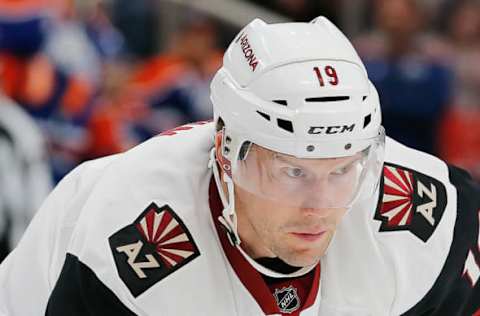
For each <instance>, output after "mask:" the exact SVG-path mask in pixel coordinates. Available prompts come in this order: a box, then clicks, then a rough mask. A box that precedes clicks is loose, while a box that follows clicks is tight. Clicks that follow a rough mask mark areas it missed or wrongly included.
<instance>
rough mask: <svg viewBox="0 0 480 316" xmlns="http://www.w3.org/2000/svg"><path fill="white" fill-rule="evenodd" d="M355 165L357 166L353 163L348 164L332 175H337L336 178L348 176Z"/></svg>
mask: <svg viewBox="0 0 480 316" xmlns="http://www.w3.org/2000/svg"><path fill="white" fill-rule="evenodd" d="M354 165H355V164H353V163H351V164H348V165H346V166H344V167H341V168H338V169H337V170H335V171H333V172H332V174H333V175H335V176H343V175H345V174H347V173H348V172H349V171H350V170H352V168H353V166H354Z"/></svg>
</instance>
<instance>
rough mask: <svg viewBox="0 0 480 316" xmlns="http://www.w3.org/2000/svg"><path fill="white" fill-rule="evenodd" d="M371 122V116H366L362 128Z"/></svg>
mask: <svg viewBox="0 0 480 316" xmlns="http://www.w3.org/2000/svg"><path fill="white" fill-rule="evenodd" d="M371 121H372V114H368V115H367V116H365V118H364V119H363V128H365V127H367V126H368V124H370V122H371Z"/></svg>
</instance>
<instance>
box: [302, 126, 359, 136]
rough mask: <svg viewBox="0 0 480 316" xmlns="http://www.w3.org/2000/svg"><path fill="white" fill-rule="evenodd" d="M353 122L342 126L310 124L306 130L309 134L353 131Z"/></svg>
mask: <svg viewBox="0 0 480 316" xmlns="http://www.w3.org/2000/svg"><path fill="white" fill-rule="evenodd" d="M354 128H355V124H352V125H343V126H339V125H336V126H312V127H310V129H309V130H308V133H309V134H313V135H316V134H342V133H345V132H353V129H354Z"/></svg>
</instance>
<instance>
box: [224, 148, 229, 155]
mask: <svg viewBox="0 0 480 316" xmlns="http://www.w3.org/2000/svg"><path fill="white" fill-rule="evenodd" d="M223 153H224V154H225V155H228V154H229V153H230V148H228V147H223Z"/></svg>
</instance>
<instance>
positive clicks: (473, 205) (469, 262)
mask: <svg viewBox="0 0 480 316" xmlns="http://www.w3.org/2000/svg"><path fill="white" fill-rule="evenodd" d="M449 178H450V182H451V183H452V184H453V185H454V186H455V188H456V191H457V217H456V221H455V228H454V232H453V234H454V236H453V242H452V245H451V247H450V251H449V254H448V257H447V260H446V261H445V264H444V267H443V269H442V271H441V273H440V275H439V276H438V278H437V280H436V281H435V283H434V285H433V287H432V288H431V289H430V291H429V292H428V293H427V295H426V296H425V297H424V298H423V299H422V300H421V301H420V302H419V303H417V304H416V305H415V306H414V307H413V308H412V309H410V310H409V311H408V312H406V313H404V314H403V315H459V316H460V315H462V316H463V315H468V316H470V315H475V316H476V315H480V232H479V230H480V223H479V222H480V186H479V184H478V183H476V182H475V181H474V180H472V178H471V177H470V176H469V175H468V173H467V172H465V171H463V170H462V169H459V168H457V167H454V166H449Z"/></svg>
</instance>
